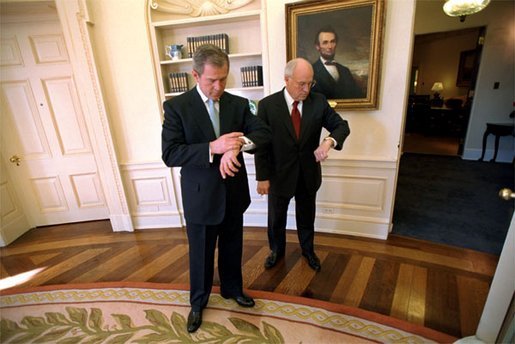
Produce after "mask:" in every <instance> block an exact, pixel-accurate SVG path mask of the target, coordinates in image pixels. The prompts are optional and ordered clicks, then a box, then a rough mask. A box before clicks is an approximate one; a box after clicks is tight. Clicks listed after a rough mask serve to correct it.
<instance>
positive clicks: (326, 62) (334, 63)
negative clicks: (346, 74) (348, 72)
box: [324, 61, 336, 66]
mask: <svg viewBox="0 0 515 344" xmlns="http://www.w3.org/2000/svg"><path fill="white" fill-rule="evenodd" d="M324 64H325V65H326V66H336V62H334V61H325V62H324Z"/></svg>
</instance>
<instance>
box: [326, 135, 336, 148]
mask: <svg viewBox="0 0 515 344" xmlns="http://www.w3.org/2000/svg"><path fill="white" fill-rule="evenodd" d="M325 140H331V141H333V146H332V148H335V147H336V146H338V142H336V140H335V139H333V138H332V137H331V136H327V137H326V138H325V139H324V141H325Z"/></svg>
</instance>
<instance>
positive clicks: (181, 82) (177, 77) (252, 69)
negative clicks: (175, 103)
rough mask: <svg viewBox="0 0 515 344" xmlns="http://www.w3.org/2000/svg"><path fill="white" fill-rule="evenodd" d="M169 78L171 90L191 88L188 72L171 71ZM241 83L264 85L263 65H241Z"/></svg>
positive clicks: (248, 85) (245, 84) (178, 90)
mask: <svg viewBox="0 0 515 344" xmlns="http://www.w3.org/2000/svg"><path fill="white" fill-rule="evenodd" d="M168 79H169V80H170V92H172V93H173V92H186V91H188V90H189V84H188V73H186V72H175V73H169V74H168ZM241 83H242V86H243V87H253V86H263V67H262V66H245V67H241Z"/></svg>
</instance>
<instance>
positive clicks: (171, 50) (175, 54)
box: [166, 44, 183, 61]
mask: <svg viewBox="0 0 515 344" xmlns="http://www.w3.org/2000/svg"><path fill="white" fill-rule="evenodd" d="M182 47H183V45H182V44H171V45H167V46H166V56H168V57H169V58H170V59H171V60H172V61H177V60H180V59H182Z"/></svg>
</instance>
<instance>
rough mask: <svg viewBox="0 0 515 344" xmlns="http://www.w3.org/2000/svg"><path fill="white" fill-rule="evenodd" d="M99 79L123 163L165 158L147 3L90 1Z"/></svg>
mask: <svg viewBox="0 0 515 344" xmlns="http://www.w3.org/2000/svg"><path fill="white" fill-rule="evenodd" d="M87 1H88V2H87V3H88V8H89V12H90V15H91V20H92V21H93V23H94V26H93V27H92V28H91V33H92V35H93V49H94V51H95V54H96V58H97V63H98V67H99V73H100V76H101V79H102V83H103V87H104V95H105V99H106V102H107V108H108V112H109V117H110V120H111V126H112V128H113V131H114V136H115V140H116V147H117V150H118V157H119V161H120V163H122V164H125V163H132V162H148V161H158V160H160V157H161V118H160V113H161V104H159V102H158V96H157V90H156V86H155V81H154V76H153V75H154V72H153V67H152V60H151V56H150V48H149V38H148V31H147V23H146V20H145V16H146V8H145V1H144V0H101V1H100V0H87Z"/></svg>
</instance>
